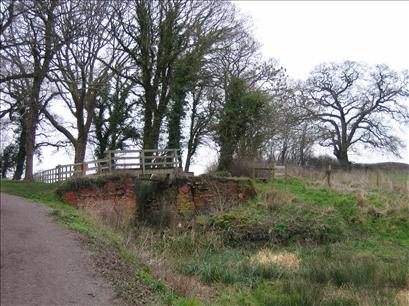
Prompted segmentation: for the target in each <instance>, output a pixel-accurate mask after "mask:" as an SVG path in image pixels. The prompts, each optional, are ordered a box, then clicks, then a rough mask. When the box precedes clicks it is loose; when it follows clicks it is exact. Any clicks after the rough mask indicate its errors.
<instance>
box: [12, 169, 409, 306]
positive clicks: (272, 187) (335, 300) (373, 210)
mask: <svg viewBox="0 0 409 306" xmlns="http://www.w3.org/2000/svg"><path fill="white" fill-rule="evenodd" d="M384 175H385V180H386V177H387V176H389V178H388V179H390V180H392V181H395V180H396V181H397V182H398V183H397V184H398V185H397V186H400V185H399V181H400V179H401V178H397V179H396V178H395V177H394V174H389V175H388V174H384ZM346 185H348V184H347V183H346ZM346 185H345V188H336V189H337V190H334V189H329V188H327V187H325V186H323V184H319V183H318V181H317V180H316V179H314V180H310V181H308V180H306V179H301V178H295V177H290V178H288V179H277V180H275V181H274V182H257V183H256V184H255V187H256V189H257V196H256V197H255V198H254V199H253V200H251V201H249V202H248V203H245V204H243V205H239V206H237V205H236V206H233V207H231V206H229V207H227V208H225V209H219V210H214V211H211V212H210V214H206V215H204V214H203V215H192V216H191V218H192V219H191V222H187V223H184V224H183V225H182V226H181V227H176V228H169V229H166V228H161V229H155V228H152V227H149V226H146V225H144V224H143V223H138V224H137V225H136V227H132V228H130V229H128V230H126V231H118V230H114V229H112V228H111V229H110V230H109V231H108V232H109V233H111V234H110V235H111V236H109V238H103V239H108V241H111V242H112V244H113V245H116V246H115V248H117V250H118V256H119V257H120V258H122V260H124V261H126V262H128V263H129V264H130V265H132V266H136V267H141V265H142V266H145V267H147V268H145V269H141V268H139V269H138V270H137V271H138V272H137V273H136V274H135V275H136V279H137V280H138V284H143V285H144V286H148V288H151V289H150V290H153V292H156V293H157V294H158V295H159V297H160V298H158V299H159V300H160V301H161V302H162V303H169V304H177V303H178V301H182V302H181V303H182V304H183V303H185V304H184V305H201V304H219V305H407V303H408V294H409V291H408V286H409V221H408V220H409V207H408V204H409V196H408V194H407V193H406V192H405V190H404V189H400V188H392V190H394V191H393V192H392V191H389V190H387V189H383V188H382V186H380V188H373V187H368V188H362V189H359V190H351V189H350V186H349V187H348V188H346V187H347V186H346ZM7 186H8V187H7V188H9V189H7V188H6V190H8V191H9V192H14V193H17V194H18V193H19V188H21V186H24V185H21V184H18V183H7ZM47 186H49V185H47ZM339 186H341V183H340V185H339ZM22 189H24V188H22ZM32 190H34V191H33V193H32V194H31V195H30V196H32V197H36V196H35V193H38V192H39V190H40V188H32ZM48 190H50V189H49V188H48ZM25 192H26V190H21V191H20V194H24V193H25ZM47 192H50V193H49V194H48V196H50V197H55V195H52V192H51V191H47ZM46 194H47V193H46ZM37 197H38V198H37V199H38V200H42V199H43V198H44V199H45V201H47V197H45V195H44V194H42V195H39V196H37ZM53 199H55V198H53ZM60 205H61V204H60ZM70 209H72V208H70ZM74 211H75V210H74ZM54 214H57V215H59V217H58V218H59V219H60V220H61V221H63V222H64V223H67V224H72V222H73V220H75V218H73V219H71V218H72V217H67V216H61V215H60V214H59V213H56V212H55V213H54ZM76 214H77V215H79V214H82V213H81V212H76ZM81 218H83V217H81ZM84 218H86V219H85V220H88V221H86V222H89V223H85V224H92V228H91V229H90V228H89V227H86V226H85V225H81V226H79V225H78V226H77V228H75V227H74V226H72V225H71V228H74V229H77V230H80V231H81V232H85V233H86V235H88V237H90V233H94V232H93V230H94V229H95V228H96V229H97V231H98V233H102V232H105V233H106V232H107V231H101V229H104V228H105V229H106V228H107V227H108V228H110V227H109V225H107V224H104V222H103V220H100V219H98V217H95V216H94V217H93V218H91V219H89V218H90V217H89V216H87V215H85V216H84ZM90 220H91V221H90ZM84 222H85V221H84ZM74 223H78V222H74ZM94 226H95V227H94ZM86 229H87V230H86ZM92 235H94V234H92ZM98 235H100V234H98ZM93 239H94V240H98V241H99V238H98V239H96V238H93ZM91 240H92V239H91ZM157 279H162V280H163V281H157ZM165 284H166V285H165ZM167 288H173V291H172V290H171V289H167ZM127 292H128V291H127ZM164 292H165V293H164ZM176 294H178V295H181V296H184V298H183V299H182V300H177V298H176V296H177V295H176Z"/></svg>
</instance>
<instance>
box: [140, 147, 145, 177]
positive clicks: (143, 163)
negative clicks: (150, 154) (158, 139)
mask: <svg viewBox="0 0 409 306" xmlns="http://www.w3.org/2000/svg"><path fill="white" fill-rule="evenodd" d="M140 155H141V156H140V157H141V161H142V175H145V150H141V153H140Z"/></svg>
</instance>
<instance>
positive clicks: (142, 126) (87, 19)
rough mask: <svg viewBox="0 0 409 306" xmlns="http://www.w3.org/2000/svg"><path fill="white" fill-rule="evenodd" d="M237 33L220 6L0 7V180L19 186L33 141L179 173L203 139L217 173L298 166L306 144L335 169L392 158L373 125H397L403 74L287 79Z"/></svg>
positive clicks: (354, 71)
mask: <svg viewBox="0 0 409 306" xmlns="http://www.w3.org/2000/svg"><path fill="white" fill-rule="evenodd" d="M248 28H249V23H248V22H247V21H246V20H244V19H243V18H241V17H240V16H239V15H238V14H237V12H236V10H235V7H234V5H233V4H232V3H229V2H222V1H195V2H192V1H187V0H169V1H142V0H127V1H121V2H118V1H98V0H90V1H82V0H46V1H35V0H25V1H23V0H5V1H2V3H1V32H0V34H1V41H2V43H1V45H0V48H1V49H0V56H1V62H2V66H1V71H0V72H1V75H0V86H1V91H2V95H1V104H2V108H1V113H0V117H1V119H2V129H6V128H8V129H12V130H13V135H14V139H13V141H12V144H10V145H9V146H7V147H5V148H4V150H3V151H2V152H3V153H2V171H3V174H4V175H5V173H6V172H7V169H9V168H12V167H15V173H14V178H15V179H20V178H21V176H22V174H23V170H24V169H25V175H24V178H25V179H26V180H31V179H32V176H33V157H34V154H35V153H36V152H40V150H41V147H42V146H45V145H53V146H56V147H60V146H67V145H69V146H71V147H72V148H73V149H74V153H75V157H74V162H82V161H84V158H85V154H86V151H87V145H88V144H89V143H92V144H94V147H95V152H94V154H95V156H96V157H98V158H102V157H103V156H104V152H105V151H106V150H108V149H122V148H124V147H126V146H127V145H135V146H139V147H141V148H144V149H156V148H158V147H168V148H173V149H182V150H183V151H184V153H185V155H186V163H185V171H189V168H190V164H191V161H192V158H193V157H194V155H195V154H196V153H197V150H198V148H199V147H200V145H203V144H204V143H209V142H212V143H215V144H217V146H218V148H219V151H220V162H219V170H228V169H229V167H230V165H231V163H232V161H233V159H234V158H246V159H254V158H261V157H264V158H270V159H271V158H274V159H280V160H281V161H285V160H290V161H293V162H297V163H299V164H304V163H305V161H306V160H307V157H308V156H309V155H310V154H311V152H312V146H313V144H314V143H317V142H319V143H320V144H322V145H324V146H332V147H333V149H334V154H335V156H336V157H337V158H338V160H339V161H340V162H341V163H342V164H343V165H344V166H347V165H348V163H349V161H348V150H349V149H350V148H351V147H352V146H354V145H355V144H357V143H363V144H365V145H370V146H374V147H377V148H387V149H388V150H391V151H392V152H393V153H398V152H399V147H400V145H401V142H400V140H399V139H398V138H396V137H393V136H391V135H390V131H389V130H388V125H387V124H385V120H384V119H383V118H384V115H390V116H391V117H392V118H393V119H394V120H408V118H409V116H408V111H407V108H406V107H405V105H404V104H403V102H400V98H401V97H402V96H407V95H408V74H407V73H397V72H394V71H392V70H391V69H389V68H388V67H386V66H376V67H366V66H363V65H362V64H358V63H355V62H344V63H341V64H329V65H322V66H319V67H317V68H316V69H315V70H314V71H313V72H312V73H311V76H310V78H309V79H308V80H307V81H305V82H294V81H291V80H289V78H288V77H287V76H286V74H285V70H284V69H283V68H281V67H279V66H278V64H277V62H276V61H274V60H267V61H265V60H263V59H262V57H261V55H260V48H259V45H258V44H257V42H256V41H255V40H254V39H253V37H252V36H251V33H250V32H249V30H248ZM317 123H319V124H317ZM55 131H58V132H59V133H60V134H61V135H62V136H63V139H64V140H60V141H55V140H54V139H53V137H51V135H53V134H55V133H54V132H55Z"/></svg>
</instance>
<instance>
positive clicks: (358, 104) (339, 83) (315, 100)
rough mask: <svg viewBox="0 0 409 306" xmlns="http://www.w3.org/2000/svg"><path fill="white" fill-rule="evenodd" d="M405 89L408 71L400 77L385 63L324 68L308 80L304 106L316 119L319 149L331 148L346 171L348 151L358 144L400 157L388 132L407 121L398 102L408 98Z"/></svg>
mask: <svg viewBox="0 0 409 306" xmlns="http://www.w3.org/2000/svg"><path fill="white" fill-rule="evenodd" d="M408 85H409V74H408V71H403V72H400V73H399V72H396V71H393V70H391V69H390V68H389V67H388V66H386V65H377V66H374V67H368V66H366V65H363V64H359V63H357V62H351V61H346V62H343V63H331V64H323V65H320V66H318V67H317V68H315V70H314V71H312V73H311V75H310V77H309V79H308V80H307V84H306V89H307V96H308V102H307V103H306V104H305V105H304V107H305V109H306V110H307V111H308V112H309V114H310V115H311V116H312V117H313V118H314V119H316V120H317V121H318V124H319V128H320V131H321V137H322V141H321V145H323V146H328V147H332V148H333V150H334V155H335V156H336V158H337V159H338V161H339V162H340V164H341V165H342V166H343V167H344V168H348V167H349V158H348V152H349V150H350V149H351V148H352V147H354V146H355V145H358V144H361V145H363V146H365V147H371V148H375V149H382V150H386V151H389V152H391V153H393V154H395V155H399V148H401V147H402V146H403V144H402V142H401V141H400V139H399V138H398V137H396V136H395V135H393V132H392V130H393V124H400V123H408V120H409V112H408V108H407V105H405V103H404V102H403V101H402V98H406V97H408V96H409V91H408ZM387 118H389V119H391V121H390V122H391V123H392V125H391V124H388V123H387V122H388V120H387Z"/></svg>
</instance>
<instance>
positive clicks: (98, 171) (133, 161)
mask: <svg viewBox="0 0 409 306" xmlns="http://www.w3.org/2000/svg"><path fill="white" fill-rule="evenodd" d="M105 156H106V157H105V158H104V159H98V160H92V161H86V162H83V163H76V164H69V165H58V166H57V167H55V168H54V169H49V170H44V171H41V172H38V173H36V174H34V180H35V181H39V182H44V183H55V182H60V181H65V180H66V179H68V178H70V177H72V176H88V175H102V174H110V173H129V174H133V175H143V176H146V175H147V176H151V175H153V174H159V175H162V174H163V175H166V174H172V173H174V172H175V169H179V168H182V162H181V156H180V152H179V151H178V150H175V149H163V150H111V151H107V152H106V154H105Z"/></svg>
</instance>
